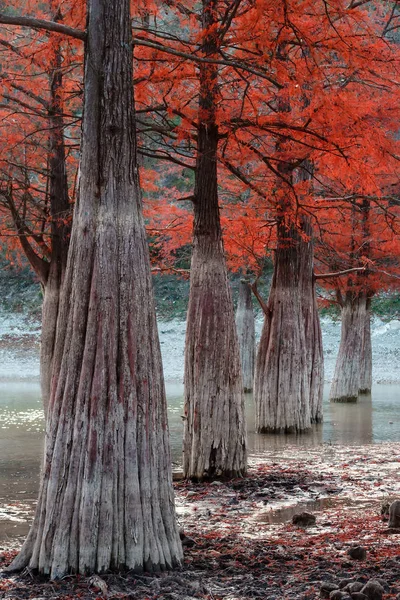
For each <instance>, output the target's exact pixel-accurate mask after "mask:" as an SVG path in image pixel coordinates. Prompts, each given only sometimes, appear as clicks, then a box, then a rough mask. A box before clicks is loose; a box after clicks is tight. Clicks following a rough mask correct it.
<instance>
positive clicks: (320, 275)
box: [314, 267, 367, 279]
mask: <svg viewBox="0 0 400 600" xmlns="http://www.w3.org/2000/svg"><path fill="white" fill-rule="evenodd" d="M366 268H367V267H354V269H346V270H345V271H336V273H325V274H324V273H314V279H331V278H332V277H340V276H341V275H347V273H355V272H359V273H360V272H361V273H362V272H363V271H365V270H366Z"/></svg>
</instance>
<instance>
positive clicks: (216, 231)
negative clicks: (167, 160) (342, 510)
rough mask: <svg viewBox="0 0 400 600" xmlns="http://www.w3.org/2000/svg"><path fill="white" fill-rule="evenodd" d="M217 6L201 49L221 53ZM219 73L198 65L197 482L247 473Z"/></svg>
mask: <svg viewBox="0 0 400 600" xmlns="http://www.w3.org/2000/svg"><path fill="white" fill-rule="evenodd" d="M215 23H216V2H215V1H214V0H203V30H204V31H205V32H206V31H207V32H210V33H209V34H205V37H204V44H203V51H204V52H205V54H207V55H211V56H212V55H213V54H214V53H215V52H216V43H215V35H216V32H215V27H214V28H213V25H215ZM217 94H218V90H217V70H216V67H215V66H213V65H204V64H202V65H200V100H199V119H198V121H199V130H198V153H197V162H196V176H195V178H196V179H195V194H194V195H195V199H194V232H193V254H192V262H191V270H190V273H191V277H190V294H189V307H188V314H187V330H186V345H185V408H184V410H185V429H184V455H183V470H184V475H185V477H188V478H192V479H198V480H199V479H203V478H214V477H237V476H240V475H243V474H244V473H245V471H246V429H245V417H244V396H243V383H242V375H241V367H240V355H239V345H238V340H237V333H236V327H235V318H234V311H233V304H232V298H231V292H230V287H229V283H228V277H227V269H226V263H225V255H224V249H223V244H222V233H221V225H220V217H219V207H218V187H217V147H218V127H217V124H216V114H215V111H216V99H217Z"/></svg>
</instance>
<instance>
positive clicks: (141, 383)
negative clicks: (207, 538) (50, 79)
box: [10, 0, 182, 578]
mask: <svg viewBox="0 0 400 600" xmlns="http://www.w3.org/2000/svg"><path fill="white" fill-rule="evenodd" d="M129 4H130V3H129V1H128V0H89V1H88V35H87V46H86V57H85V58H86V60H85V110H84V117H83V146H82V159H81V176H80V184H79V198H78V202H77V204H76V207H75V213H74V222H73V228H72V235H71V244H70V251H69V255H68V263H67V271H66V275H65V280H64V285H63V294H62V299H61V306H60V310H59V315H58V322H57V337H56V344H55V352H54V357H53V368H52V381H51V393H50V402H49V415H48V419H47V426H46V447H45V456H44V467H43V472H42V477H41V485H40V492H39V500H38V505H37V509H36V514H35V518H34V522H33V525H32V527H31V530H30V533H29V535H28V538H27V540H26V541H25V544H24V546H23V548H22V550H21V552H20V554H19V555H18V556H17V557H16V559H15V560H14V562H13V563H12V565H11V567H10V568H11V569H12V570H13V569H22V568H24V567H25V566H29V567H30V568H33V569H37V570H39V572H41V573H44V574H49V575H50V576H51V577H52V578H55V577H62V576H64V575H65V574H66V573H68V572H79V573H91V572H100V573H101V572H104V571H107V570H109V569H118V568H121V567H126V568H129V569H133V570H135V571H141V570H143V569H146V570H149V571H156V570H160V569H165V568H170V567H172V566H174V565H177V564H179V563H180V561H181V558H182V549H181V544H180V540H179V534H178V529H177V524H176V519H175V511H174V499H173V489H172V475H171V461H170V452H169V439H168V424H167V410H166V399H165V390H164V382H163V375H162V365H161V354H160V347H159V341H158V335H157V327H156V318H155V310H154V300H153V295H152V284H151V273H150V261H149V255H148V245H147V240H146V235H145V228H144V222H143V217H142V207H141V198H140V191H139V184H138V173H137V161H136V138H135V122H134V102H133V73H132V37H131V19H130V8H129Z"/></svg>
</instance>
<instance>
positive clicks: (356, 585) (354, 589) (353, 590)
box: [346, 581, 364, 595]
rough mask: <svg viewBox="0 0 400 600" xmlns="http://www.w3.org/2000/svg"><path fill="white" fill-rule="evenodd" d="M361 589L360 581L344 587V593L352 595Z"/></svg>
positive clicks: (362, 585)
mask: <svg viewBox="0 0 400 600" xmlns="http://www.w3.org/2000/svg"><path fill="white" fill-rule="evenodd" d="M363 587H364V584H363V583H361V582H360V581H354V582H353V583H349V584H348V585H346V591H347V592H349V593H350V594H351V595H353V594H355V593H356V592H360V591H361V590H362V588H363Z"/></svg>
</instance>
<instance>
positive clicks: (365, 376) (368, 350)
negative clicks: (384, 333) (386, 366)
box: [359, 298, 372, 394]
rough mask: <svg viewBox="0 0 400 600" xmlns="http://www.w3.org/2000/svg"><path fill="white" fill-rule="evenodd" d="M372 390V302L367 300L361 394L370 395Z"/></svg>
mask: <svg viewBox="0 0 400 600" xmlns="http://www.w3.org/2000/svg"><path fill="white" fill-rule="evenodd" d="M371 388H372V343H371V300H370V298H368V299H367V306H366V315H365V320H364V338H363V343H362V347H361V368H360V389H359V393H360V394H369V393H370V392H371Z"/></svg>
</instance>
